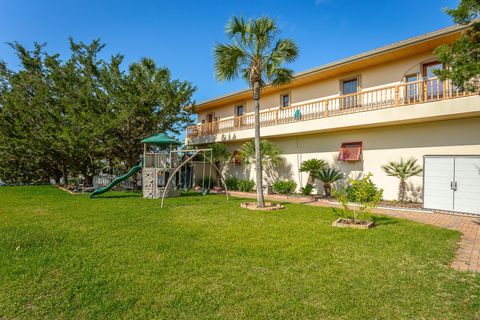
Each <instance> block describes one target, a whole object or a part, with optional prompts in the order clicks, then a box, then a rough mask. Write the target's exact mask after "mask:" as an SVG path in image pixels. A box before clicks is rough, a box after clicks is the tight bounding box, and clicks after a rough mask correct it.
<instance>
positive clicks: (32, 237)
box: [0, 187, 480, 319]
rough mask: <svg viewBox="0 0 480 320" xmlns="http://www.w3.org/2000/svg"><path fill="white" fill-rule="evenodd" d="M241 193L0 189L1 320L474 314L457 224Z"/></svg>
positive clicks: (479, 306) (478, 288) (471, 277)
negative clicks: (367, 223)
mask: <svg viewBox="0 0 480 320" xmlns="http://www.w3.org/2000/svg"><path fill="white" fill-rule="evenodd" d="M240 201H241V200H240V199H231V200H230V201H228V202H227V201H226V199H225V197H224V196H215V195H210V196H207V197H201V196H193V195H190V196H185V197H181V198H176V199H168V200H167V201H166V207H165V209H164V210H160V202H159V201H158V200H144V199H142V198H141V197H140V195H139V194H131V193H107V194H105V196H104V197H99V198H98V199H93V200H90V199H88V197H87V196H71V195H69V194H67V193H64V192H61V191H59V190H57V189H55V188H53V187H5V188H0V221H1V223H0V319H4V318H5V319H11V318H15V319H17V318H18V319H42V318H43V319H59V318H69V319H73V318H75V319H94V318H110V319H117V318H124V319H132V318H144V319H152V318H162V319H165V318H170V319H193V318H198V319H203V318H205V319H225V318H230V319H242V318H243V319H279V318H282V319H475V318H477V319H478V318H479V317H480V312H479V310H480V299H479V298H478V297H479V296H480V276H479V275H477V274H474V273H463V272H458V271H455V270H452V269H450V268H449V267H448V265H449V263H450V262H451V260H452V258H453V254H454V250H455V247H456V243H457V242H458V241H459V238H460V234H459V233H457V232H454V231H450V230H445V229H439V228H435V227H431V226H427V225H421V224H416V223H413V222H409V221H404V220H397V219H393V218H386V217H377V218H376V219H377V223H378V227H376V228H374V229H372V230H368V231H366V230H350V229H336V228H332V227H331V226H330V225H331V223H332V221H333V220H335V218H336V217H335V215H334V214H333V213H332V212H331V210H329V209H325V208H318V207H310V206H306V205H295V204H286V209H285V210H282V211H278V212H254V211H249V210H245V209H241V208H239V203H240Z"/></svg>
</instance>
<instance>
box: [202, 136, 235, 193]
mask: <svg viewBox="0 0 480 320" xmlns="http://www.w3.org/2000/svg"><path fill="white" fill-rule="evenodd" d="M208 147H209V148H211V149H212V158H213V159H212V162H213V163H214V164H215V166H216V167H217V168H218V170H222V169H221V166H223V165H225V164H226V163H227V162H228V161H230V160H231V159H232V152H230V150H228V148H227V146H226V145H224V144H223V143H213V144H211V145H209V146H208ZM206 156H207V157H208V158H209V157H210V154H209V153H207V154H206ZM217 185H218V186H220V185H221V177H220V173H218V172H217Z"/></svg>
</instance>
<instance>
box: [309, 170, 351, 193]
mask: <svg viewBox="0 0 480 320" xmlns="http://www.w3.org/2000/svg"><path fill="white" fill-rule="evenodd" d="M315 177H316V178H317V179H318V180H320V181H322V182H323V190H325V196H326V197H330V196H331V195H332V183H334V182H337V181H339V180H342V179H343V178H344V176H343V173H341V172H340V171H339V170H338V169H335V168H323V169H322V170H320V171H318V172H317V174H316V176H315Z"/></svg>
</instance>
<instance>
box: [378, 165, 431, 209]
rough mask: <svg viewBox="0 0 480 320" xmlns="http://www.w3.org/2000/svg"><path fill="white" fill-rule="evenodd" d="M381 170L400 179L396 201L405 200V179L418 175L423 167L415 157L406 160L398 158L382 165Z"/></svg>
mask: <svg viewBox="0 0 480 320" xmlns="http://www.w3.org/2000/svg"><path fill="white" fill-rule="evenodd" d="M382 169H383V171H385V173H386V174H387V175H388V176H392V177H397V178H398V179H399V180H400V184H399V186H398V201H399V202H404V201H405V191H406V189H407V188H406V187H407V183H406V181H407V179H408V178H410V177H413V176H418V175H419V174H420V173H422V171H423V169H422V168H421V167H420V166H419V165H418V164H417V159H414V158H410V159H408V160H403V158H401V159H400V161H390V162H388V163H387V164H386V165H384V166H382Z"/></svg>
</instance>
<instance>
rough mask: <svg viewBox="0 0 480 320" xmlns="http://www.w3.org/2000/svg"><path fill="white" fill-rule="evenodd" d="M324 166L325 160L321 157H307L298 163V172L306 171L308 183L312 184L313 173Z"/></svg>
mask: <svg viewBox="0 0 480 320" xmlns="http://www.w3.org/2000/svg"><path fill="white" fill-rule="evenodd" d="M325 166H326V163H325V161H323V160H321V159H308V160H305V161H303V162H302V163H301V164H300V170H299V171H300V172H308V180H307V183H308V184H313V182H314V180H315V175H316V174H317V172H319V171H320V170H322V169H323V168H324V167H325Z"/></svg>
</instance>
